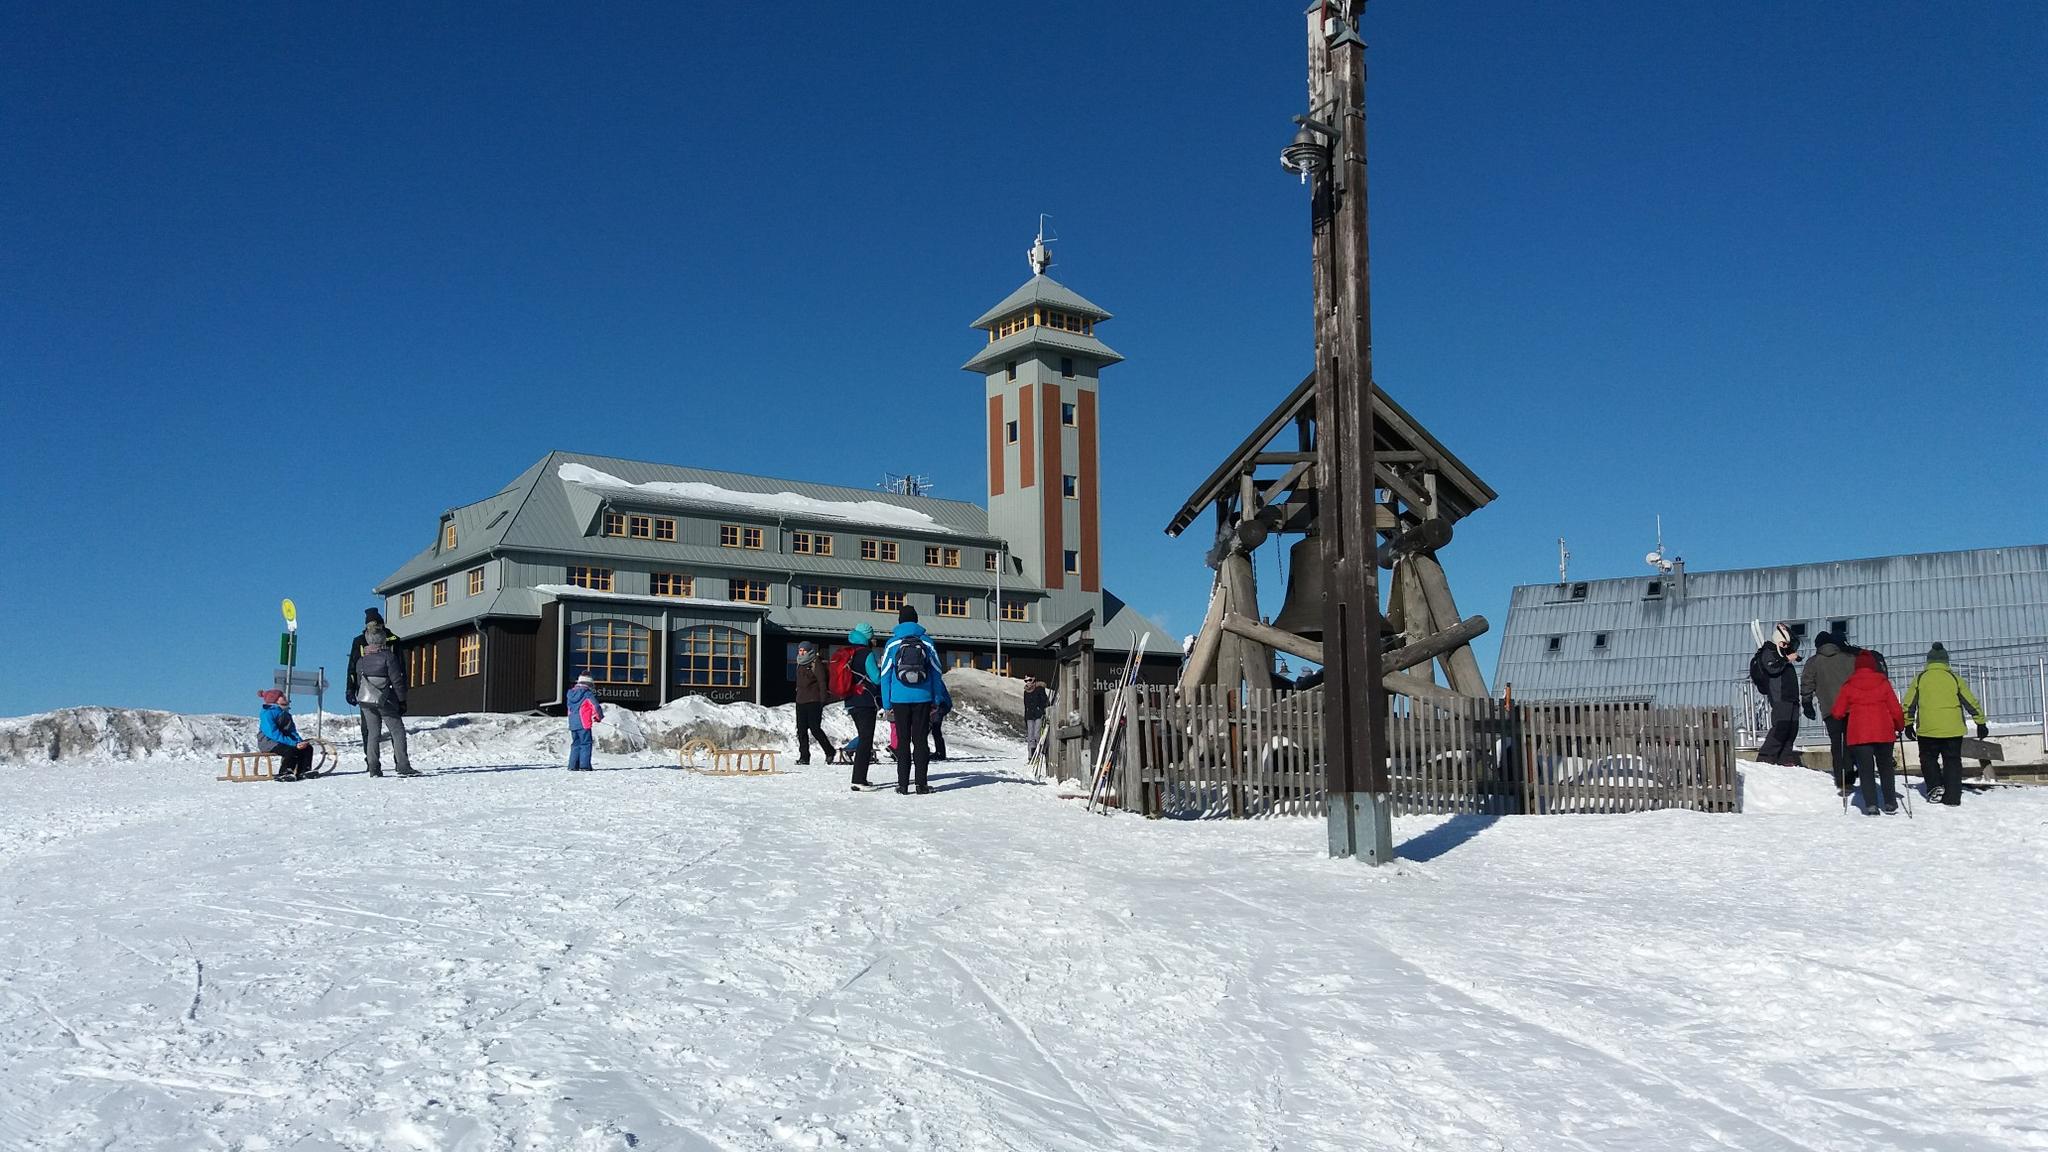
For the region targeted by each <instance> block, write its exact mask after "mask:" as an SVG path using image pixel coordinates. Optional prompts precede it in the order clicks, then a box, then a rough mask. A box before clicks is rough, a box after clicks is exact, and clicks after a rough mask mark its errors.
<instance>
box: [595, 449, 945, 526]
mask: <svg viewBox="0 0 2048 1152" xmlns="http://www.w3.org/2000/svg"><path fill="white" fill-rule="evenodd" d="M555 474H556V475H557V476H559V477H561V479H562V480H563V482H564V483H568V484H580V485H582V486H583V487H585V488H602V489H605V490H607V491H612V492H644V493H646V494H648V495H650V496H665V497H668V498H670V499H674V500H690V501H694V502H695V503H698V504H716V505H719V506H720V507H725V508H745V509H747V510H749V511H753V512H761V513H764V514H766V515H770V516H787V515H790V514H792V513H794V514H796V515H801V516H818V517H822V518H824V519H828V520H844V521H846V522H848V523H850V524H868V525H874V526H876V527H883V528H911V529H915V530H917V531H919V532H946V533H951V532H952V529H950V528H946V527H944V526H942V525H940V524H939V522H938V521H937V520H934V519H932V518H931V517H930V516H929V515H926V514H925V513H923V512H919V511H917V510H916V509H915V508H903V507H899V506H898V505H895V504H889V503H885V502H883V501H880V500H819V499H817V498H816V497H812V496H801V495H798V494H797V493H795V492H736V491H734V490H732V489H730V488H721V487H719V486H718V485H716V484H705V483H701V482H699V481H694V480H691V481H672V480H654V481H649V482H648V483H645V484H635V483H633V482H632V481H630V480H621V479H619V478H618V477H617V476H614V475H612V474H611V473H609V472H600V471H598V470H597V469H595V468H592V467H590V466H588V465H585V464H564V465H562V466H561V468H560V469H558V470H557V471H556V473H555Z"/></svg>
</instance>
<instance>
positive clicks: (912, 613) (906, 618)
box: [896, 604, 917, 624]
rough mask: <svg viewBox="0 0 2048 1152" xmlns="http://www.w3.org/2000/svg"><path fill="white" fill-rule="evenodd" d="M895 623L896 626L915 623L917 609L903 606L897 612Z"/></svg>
mask: <svg viewBox="0 0 2048 1152" xmlns="http://www.w3.org/2000/svg"><path fill="white" fill-rule="evenodd" d="M896 622H897V623H898V624H915V623H917V609H915V608H912V607H911V606H910V605H908V604H905V605H904V606H903V607H902V608H901V609H900V610H899V611H897V613H896Z"/></svg>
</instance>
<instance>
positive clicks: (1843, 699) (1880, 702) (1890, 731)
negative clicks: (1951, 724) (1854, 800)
mask: <svg viewBox="0 0 2048 1152" xmlns="http://www.w3.org/2000/svg"><path fill="white" fill-rule="evenodd" d="M1831 714H1832V715H1834V716H1835V717H1837V718H1838V719H1841V720H1844V721H1846V729H1847V735H1848V740H1849V757H1850V759H1852V760H1854V761H1855V762H1856V770H1857V772H1858V774H1859V775H1861V776H1862V778H1863V789H1862V791H1863V803H1862V808H1863V814H1864V815H1865V816H1875V815H1877V814H1878V800H1879V798H1880V797H1882V799H1883V801H1884V811H1885V812H1888V813H1889V812H1897V811H1898V810H1899V792H1898V779H1897V769H1898V764H1897V761H1896V759H1895V758H1894V757H1893V756H1892V740H1893V739H1894V738H1896V737H1897V736H1898V734H1899V733H1901V732H1904V731H1905V730H1906V712H1905V709H1903V708H1900V707H1899V697H1898V694H1897V693H1895V692H1893V691H1892V684H1891V681H1889V680H1887V679H1885V678H1884V673H1882V672H1880V671H1878V670H1877V654H1876V653H1875V652H1858V653H1857V654H1856V671H1855V672H1853V673H1851V674H1850V676H1849V679H1848V680H1847V682H1845V683H1844V684H1843V685H1842V690H1841V691H1840V692H1839V693H1837V694H1836V695H1835V706H1834V709H1833V710H1832V713H1831ZM1880 774H1881V775H1882V780H1880V779H1879V778H1878V777H1879V775H1880ZM1880 784H1882V786H1883V790H1882V791H1880V790H1879V785H1880Z"/></svg>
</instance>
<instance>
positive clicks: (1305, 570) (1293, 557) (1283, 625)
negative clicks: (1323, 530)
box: [1273, 536, 1324, 640]
mask: <svg viewBox="0 0 2048 1152" xmlns="http://www.w3.org/2000/svg"><path fill="white" fill-rule="evenodd" d="M1323 571H1324V569H1323V538H1322V537H1320V536H1303V537H1302V538H1301V539H1299V540H1296V541H1295V542H1294V546H1293V547H1291V548H1289V549H1288V550H1287V598H1286V599H1285V600H1283V601H1281V602H1280V614H1279V615H1278V616H1275V617H1273V627H1275V628H1278V629H1280V630H1281V631H1282V632H1292V633H1294V634H1295V635H1296V636H1304V637H1307V638H1308V639H1310V640H1321V639H1322V638H1323Z"/></svg>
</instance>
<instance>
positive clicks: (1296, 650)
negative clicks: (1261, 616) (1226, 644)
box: [1223, 612, 1323, 664]
mask: <svg viewBox="0 0 2048 1152" xmlns="http://www.w3.org/2000/svg"><path fill="white" fill-rule="evenodd" d="M1223 630H1224V631H1226V632H1229V633H1232V634H1234V635H1237V636H1242V637H1244V638H1245V639H1247V640H1255V641H1257V642H1259V643H1260V644H1264V645H1265V646H1266V647H1268V648H1278V649H1279V650H1280V651H1282V652H1285V653H1287V654H1288V655H1289V656H1295V657H1299V658H1300V659H1303V660H1306V661H1308V662H1309V663H1311V664H1321V663H1322V662H1323V646H1322V645H1321V644H1318V643H1316V642H1315V641H1313V640H1310V639H1308V638H1307V637H1305V636H1296V635H1295V634H1294V633H1292V632H1283V631H1281V630H1280V629H1278V628H1275V627H1273V626H1272V625H1270V624H1261V623H1259V622H1258V621H1257V620H1254V619H1252V618H1251V617H1249V616H1245V615H1243V614H1241V613H1236V612H1230V613H1225V614H1224V617H1223Z"/></svg>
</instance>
